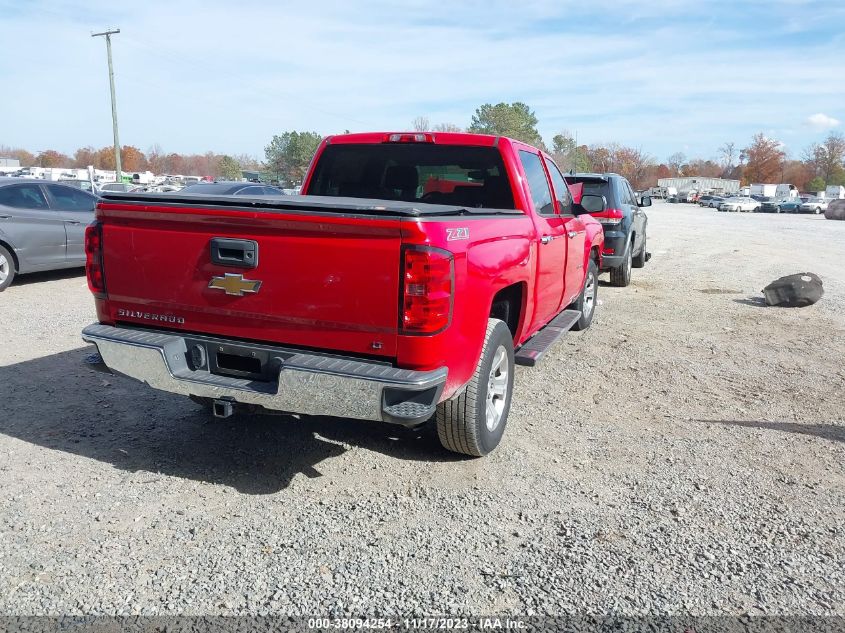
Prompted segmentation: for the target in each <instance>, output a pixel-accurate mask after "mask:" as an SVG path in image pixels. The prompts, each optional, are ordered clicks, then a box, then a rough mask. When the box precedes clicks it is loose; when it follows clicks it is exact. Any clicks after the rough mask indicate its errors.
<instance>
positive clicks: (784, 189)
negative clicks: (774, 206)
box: [775, 182, 798, 200]
mask: <svg viewBox="0 0 845 633" xmlns="http://www.w3.org/2000/svg"><path fill="white" fill-rule="evenodd" d="M797 197H798V187H796V186H795V185H791V184H789V183H786V182H782V183H780V184H779V185H778V187H777V189H776V190H775V198H777V199H778V200H791V199H793V198H797Z"/></svg>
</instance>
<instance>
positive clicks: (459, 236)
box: [446, 226, 469, 242]
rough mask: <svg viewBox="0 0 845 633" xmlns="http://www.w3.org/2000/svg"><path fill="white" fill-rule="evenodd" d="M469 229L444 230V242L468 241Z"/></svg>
mask: <svg viewBox="0 0 845 633" xmlns="http://www.w3.org/2000/svg"><path fill="white" fill-rule="evenodd" d="M468 239H469V227H466V226H465V227H461V228H458V229H446V240H447V241H449V242H454V241H455V240H468Z"/></svg>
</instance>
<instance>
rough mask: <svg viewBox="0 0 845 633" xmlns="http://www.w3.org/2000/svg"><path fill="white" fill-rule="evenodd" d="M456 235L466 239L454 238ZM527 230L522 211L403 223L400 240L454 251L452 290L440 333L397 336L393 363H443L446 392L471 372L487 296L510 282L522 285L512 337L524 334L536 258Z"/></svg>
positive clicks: (531, 228) (451, 391) (483, 328)
mask: <svg viewBox="0 0 845 633" xmlns="http://www.w3.org/2000/svg"><path fill="white" fill-rule="evenodd" d="M456 235H466V238H465V239H463V238H459V239H456V238H455V236H456ZM533 235H534V226H533V224H532V222H531V218H529V217H528V216H525V215H514V216H510V217H507V216H504V217H503V216H498V217H495V216H486V217H471V218H460V219H455V220H449V221H435V220H430V221H425V220H408V221H405V222H403V223H402V241H403V243H408V244H421V245H427V246H435V247H438V248H442V249H445V250H448V251H450V252H451V253H452V254H453V255H454V258H455V293H454V305H453V311H452V320H451V323H450V325H449V327H448V328H446V329H445V330H444V331H443V332H441V333H439V334H435V335H433V336H409V335H400V336H399V339H398V344H397V363H398V365H399V366H400V367H407V368H409V369H433V368H436V367H443V366H446V367H448V369H449V375H448V379H447V382H446V388H445V390H444V393H443V397H444V399H445V398H448V397H450V396H452V395H453V394H454V393H455V392H457V391H458V390H459V389H460V388H461V387H462V386H463V385H464V384H466V382H467V381H469V379H470V378H471V377H472V374H473V372H474V371H475V366H476V364H477V362H478V358H479V356H480V355H481V348H482V346H483V344H484V333H485V331H486V326H487V319H488V317H489V315H490V308H491V305H492V301H493V297H494V296H495V294H496V293H497V292H498V291H499V290H501V289H502V288H505V287H507V286H511V285H513V284H522V285H523V293H522V296H523V305H522V306H521V308H522V309H521V311H520V313H521V318H520V324H519V329H518V331H517V341H516V342H517V343H519V342H521V341H522V340H524V339H525V338H527V337H526V335H525V333H524V331H523V330H524V327H525V326H524V324H525V322H526V319H525V315H526V314H530V313H531V311H532V310H533V305H532V300H533V295H532V293H531V292H530V291H529V289H530V288H533V284H534V262H535V259H536V253H535V249H536V244H535V242H534V240H533Z"/></svg>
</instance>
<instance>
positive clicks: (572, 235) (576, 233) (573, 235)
mask: <svg viewBox="0 0 845 633" xmlns="http://www.w3.org/2000/svg"><path fill="white" fill-rule="evenodd" d="M566 234H567V235H568V236H569V239H570V240H571V239H572V238H573V237H575V236H576V235H578V231H567V232H566Z"/></svg>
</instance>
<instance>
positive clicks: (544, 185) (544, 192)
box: [519, 150, 555, 215]
mask: <svg viewBox="0 0 845 633" xmlns="http://www.w3.org/2000/svg"><path fill="white" fill-rule="evenodd" d="M519 161H520V162H521V163H522V169H523V170H524V171H525V176H526V177H527V178H528V188H529V189H530V190H531V201H532V202H533V203H534V209H536V211H537V213H539V214H540V215H554V214H555V205H554V203H553V202H552V192H551V190H550V189H549V181H548V179H547V178H546V171H545V170H544V169H543V163H541V162H540V157H539V156H538V155H537V154H534V153H532V152H526V151H524V150H520V151H519Z"/></svg>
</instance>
